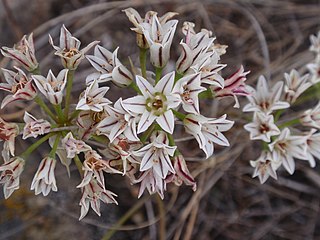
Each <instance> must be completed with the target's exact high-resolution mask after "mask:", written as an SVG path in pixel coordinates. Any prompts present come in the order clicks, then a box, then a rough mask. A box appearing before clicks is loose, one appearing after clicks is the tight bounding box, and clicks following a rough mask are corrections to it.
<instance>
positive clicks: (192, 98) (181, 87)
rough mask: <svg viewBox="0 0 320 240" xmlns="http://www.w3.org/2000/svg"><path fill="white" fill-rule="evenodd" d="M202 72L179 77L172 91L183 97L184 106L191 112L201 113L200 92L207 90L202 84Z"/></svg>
mask: <svg viewBox="0 0 320 240" xmlns="http://www.w3.org/2000/svg"><path fill="white" fill-rule="evenodd" d="M200 84H201V81H200V74H199V73H196V74H191V75H187V76H185V77H183V78H181V79H179V80H178V81H177V82H176V84H175V86H174V88H173V90H172V93H173V94H176V95H178V96H179V97H180V98H181V102H182V108H183V109H184V110H185V111H186V112H189V113H195V114H199V113H200V111H199V98H198V95H199V93H201V92H203V91H205V90H206V88H204V87H201V86H200Z"/></svg>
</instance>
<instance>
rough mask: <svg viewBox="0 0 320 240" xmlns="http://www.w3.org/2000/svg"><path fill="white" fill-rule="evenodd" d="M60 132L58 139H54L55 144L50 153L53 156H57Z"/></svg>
mask: <svg viewBox="0 0 320 240" xmlns="http://www.w3.org/2000/svg"><path fill="white" fill-rule="evenodd" d="M60 137H61V136H60V134H58V135H57V136H56V139H55V140H54V144H53V147H52V149H51V151H50V153H49V157H51V158H54V157H55V154H56V151H57V148H58V145H59V141H60Z"/></svg>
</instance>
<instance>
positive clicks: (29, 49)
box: [1, 33, 39, 72]
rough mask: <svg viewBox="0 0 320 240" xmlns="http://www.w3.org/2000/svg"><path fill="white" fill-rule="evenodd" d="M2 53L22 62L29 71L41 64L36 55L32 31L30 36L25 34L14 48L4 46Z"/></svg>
mask: <svg viewBox="0 0 320 240" xmlns="http://www.w3.org/2000/svg"><path fill="white" fill-rule="evenodd" d="M1 53H2V54H3V56H5V57H8V58H11V59H13V60H15V61H17V62H18V63H20V64H21V65H22V66H23V67H24V68H25V69H26V70H28V71H29V72H32V71H33V70H35V69H36V68H37V67H38V65H39V64H38V62H37V59H36V56H35V50H34V44H33V34H32V33H31V34H30V35H29V37H28V38H27V36H26V35H24V36H23V37H22V39H21V41H20V42H19V43H18V44H17V45H14V46H13V48H8V47H2V49H1Z"/></svg>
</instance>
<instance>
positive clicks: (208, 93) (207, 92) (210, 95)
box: [199, 88, 214, 99]
mask: <svg viewBox="0 0 320 240" xmlns="http://www.w3.org/2000/svg"><path fill="white" fill-rule="evenodd" d="M199 98H200V99H205V98H209V99H213V98H214V93H213V92H212V90H211V88H207V90H205V91H203V92H201V93H199Z"/></svg>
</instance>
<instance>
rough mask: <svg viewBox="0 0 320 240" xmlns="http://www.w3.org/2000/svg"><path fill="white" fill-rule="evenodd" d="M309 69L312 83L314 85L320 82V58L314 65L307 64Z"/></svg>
mask: <svg viewBox="0 0 320 240" xmlns="http://www.w3.org/2000/svg"><path fill="white" fill-rule="evenodd" d="M307 68H308V70H309V72H310V74H311V78H310V82H311V83H312V84H316V83H318V82H320V58H319V59H318V60H317V61H316V62H314V63H309V64H307Z"/></svg>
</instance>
